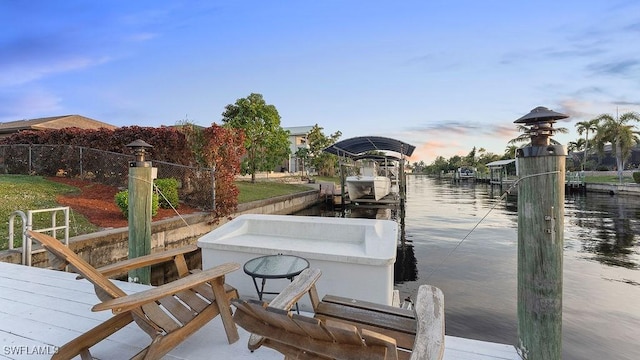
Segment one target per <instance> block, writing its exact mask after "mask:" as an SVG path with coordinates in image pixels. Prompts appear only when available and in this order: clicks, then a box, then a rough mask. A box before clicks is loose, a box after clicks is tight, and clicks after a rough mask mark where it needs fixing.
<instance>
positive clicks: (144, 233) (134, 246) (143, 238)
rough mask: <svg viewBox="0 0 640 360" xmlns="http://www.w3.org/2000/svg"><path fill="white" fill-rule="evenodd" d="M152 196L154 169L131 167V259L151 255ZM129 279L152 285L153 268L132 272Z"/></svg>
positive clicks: (129, 196)
mask: <svg viewBox="0 0 640 360" xmlns="http://www.w3.org/2000/svg"><path fill="white" fill-rule="evenodd" d="M152 196H153V168H152V167H150V166H149V167H129V195H128V200H129V259H133V258H136V257H138V256H143V255H148V254H150V253H151V211H152V208H151V205H152V204H151V202H152V201H151V200H152ZM129 279H130V281H133V282H138V283H141V284H150V283H151V268H150V267H144V268H140V269H136V270H132V271H130V272H129Z"/></svg>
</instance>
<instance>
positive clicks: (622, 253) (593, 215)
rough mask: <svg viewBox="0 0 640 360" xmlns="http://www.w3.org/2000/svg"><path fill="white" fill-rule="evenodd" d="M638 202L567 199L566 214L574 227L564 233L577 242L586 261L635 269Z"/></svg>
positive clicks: (595, 197)
mask: <svg viewBox="0 0 640 360" xmlns="http://www.w3.org/2000/svg"><path fill="white" fill-rule="evenodd" d="M637 200H638V199H637V198H634V197H629V196H627V197H625V196H617V195H613V196H611V195H607V194H595V193H589V194H587V195H573V194H572V195H569V196H568V197H567V200H566V201H565V213H566V218H567V220H568V221H569V223H570V224H571V225H573V226H568V227H567V229H566V230H565V231H566V232H568V233H569V236H570V238H572V239H574V240H577V241H579V242H580V249H579V251H581V252H583V253H585V254H588V256H587V258H589V259H593V260H596V261H598V262H600V263H602V264H605V265H609V266H620V267H624V268H628V269H638V268H639V265H640V258H639V257H638V249H637V245H638V242H637V236H638V235H637V234H638V233H640V226H639V219H640V206H639V205H638V201H637ZM565 236H566V235H565Z"/></svg>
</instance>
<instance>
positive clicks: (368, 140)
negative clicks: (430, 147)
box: [323, 136, 416, 158]
mask: <svg viewBox="0 0 640 360" xmlns="http://www.w3.org/2000/svg"><path fill="white" fill-rule="evenodd" d="M415 149H416V147H415V146H413V145H410V144H407V143H405V142H402V141H399V140H395V139H391V138H386V137H381V136H359V137H354V138H350V139H345V140H342V141H339V142H337V143H335V144H333V145H331V146H329V147H327V148H325V149H324V150H323V151H325V152H328V153H331V154H335V155H338V156H347V157H350V158H355V157H358V156H361V155H362V154H363V153H366V152H367V151H393V152H397V153H399V154H401V155H406V156H411V154H413V151H414V150H415Z"/></svg>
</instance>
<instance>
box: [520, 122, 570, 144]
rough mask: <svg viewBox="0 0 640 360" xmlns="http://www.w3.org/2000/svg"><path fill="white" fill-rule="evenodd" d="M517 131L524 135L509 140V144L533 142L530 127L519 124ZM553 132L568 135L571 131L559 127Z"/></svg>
mask: <svg viewBox="0 0 640 360" xmlns="http://www.w3.org/2000/svg"><path fill="white" fill-rule="evenodd" d="M516 129H517V130H518V132H521V133H522V134H520V135H518V136H517V137H515V138H513V139H511V140H509V142H508V144H509V145H515V144H518V143H522V142H525V141H529V140H531V135H529V134H528V133H527V131H528V130H529V127H528V126H525V125H522V124H517V125H516ZM553 130H555V132H556V133H559V134H567V133H568V132H569V129H567V128H565V127H557V128H553ZM551 141H552V142H554V141H555V140H553V139H551ZM556 143H557V142H556Z"/></svg>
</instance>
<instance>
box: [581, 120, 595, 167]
mask: <svg viewBox="0 0 640 360" xmlns="http://www.w3.org/2000/svg"><path fill="white" fill-rule="evenodd" d="M599 122H600V119H591V120H589V121H580V122H578V123H576V130H578V135H582V134H583V133H584V157H583V158H582V170H584V169H585V168H584V167H585V164H586V163H587V158H588V155H589V154H588V152H589V132H596V131H597V130H598V123H599Z"/></svg>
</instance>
